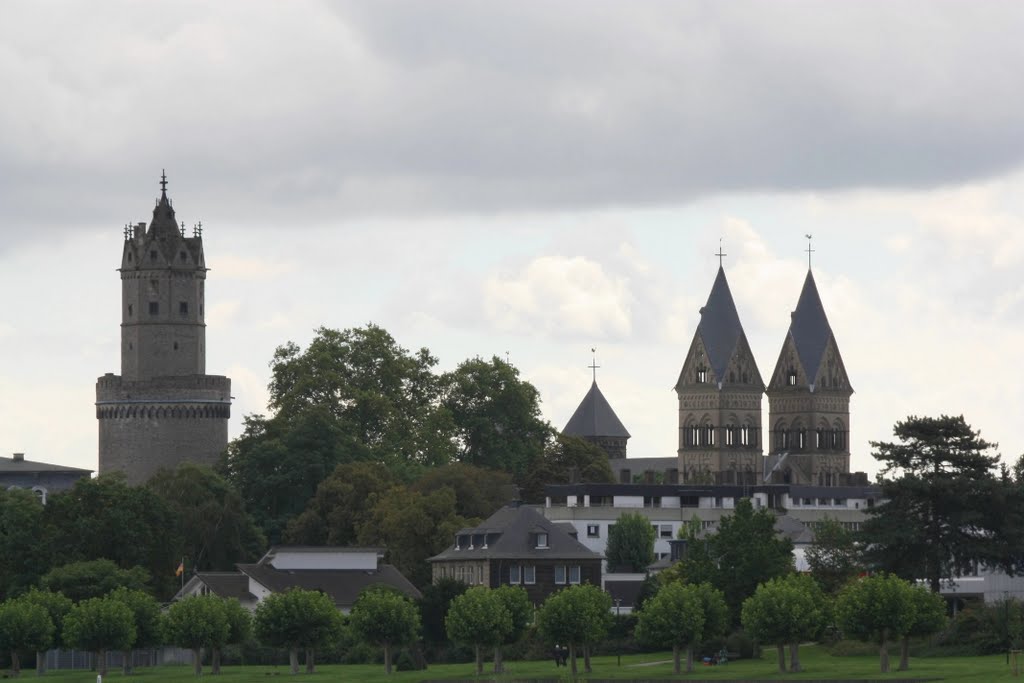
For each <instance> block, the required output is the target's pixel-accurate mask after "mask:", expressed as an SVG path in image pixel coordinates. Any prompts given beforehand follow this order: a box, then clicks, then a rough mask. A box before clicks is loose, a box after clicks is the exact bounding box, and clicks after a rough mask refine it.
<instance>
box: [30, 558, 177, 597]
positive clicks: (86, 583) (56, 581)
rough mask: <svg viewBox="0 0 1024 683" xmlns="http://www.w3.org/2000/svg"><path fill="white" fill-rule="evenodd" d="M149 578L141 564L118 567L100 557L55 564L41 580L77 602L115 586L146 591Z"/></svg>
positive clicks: (98, 594) (49, 588)
mask: <svg viewBox="0 0 1024 683" xmlns="http://www.w3.org/2000/svg"><path fill="white" fill-rule="evenodd" d="M167 572H168V573H170V569H167ZM149 579H150V577H149V573H148V572H147V571H146V570H145V569H143V568H142V567H132V568H131V569H121V568H120V567H118V566H117V565H116V564H114V563H113V562H111V561H110V560H106V559H100V560H90V561H86V562H72V563H70V564H65V565H62V566H60V567H54V568H53V569H51V570H50V571H48V572H47V573H46V574H44V575H43V578H42V579H41V580H40V584H41V585H42V587H43V588H44V589H46V590H49V591H53V592H55V593H62V594H64V595H66V596H67V597H68V598H70V599H71V600H73V601H75V602H80V601H82V600H85V599H87V598H98V597H101V596H104V595H106V594H107V593H109V592H110V591H112V590H114V589H115V588H121V587H124V588H130V589H133V590H141V591H145V590H148V588H149V587H148V583H149Z"/></svg>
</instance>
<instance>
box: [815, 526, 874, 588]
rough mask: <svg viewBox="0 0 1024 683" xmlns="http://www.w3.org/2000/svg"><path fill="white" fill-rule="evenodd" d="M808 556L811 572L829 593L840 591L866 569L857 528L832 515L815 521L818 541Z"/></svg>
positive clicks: (816, 539) (816, 540)
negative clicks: (861, 554) (855, 535)
mask: <svg viewBox="0 0 1024 683" xmlns="http://www.w3.org/2000/svg"><path fill="white" fill-rule="evenodd" d="M806 557H807V564H808V566H809V567H810V571H811V576H813V577H814V580H815V581H817V582H818V585H819V586H821V589H822V590H823V591H825V592H826V593H829V594H834V593H836V592H838V591H839V589H840V588H842V587H843V586H844V585H846V583H848V582H849V581H850V580H851V579H853V578H855V577H856V576H857V575H858V574H860V573H861V571H862V563H861V561H860V550H859V548H858V547H857V543H856V541H855V540H854V534H853V532H852V531H849V530H848V529H847V528H846V527H844V526H843V525H842V524H841V523H840V522H839V521H838V520H835V519H832V518H830V517H826V518H825V519H823V520H822V521H820V522H818V523H817V524H816V525H815V527H814V541H813V542H812V543H811V546H810V547H809V548H808V549H807V554H806Z"/></svg>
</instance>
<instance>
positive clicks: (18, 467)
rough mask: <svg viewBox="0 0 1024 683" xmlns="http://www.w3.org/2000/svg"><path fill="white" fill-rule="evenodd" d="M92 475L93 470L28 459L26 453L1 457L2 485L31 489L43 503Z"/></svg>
mask: <svg viewBox="0 0 1024 683" xmlns="http://www.w3.org/2000/svg"><path fill="white" fill-rule="evenodd" d="M90 476H92V470H85V469H81V468H78V467H67V466H65V465H53V464H51V463H48V462H36V461H34V460H26V459H25V454H24V453H14V454H12V456H11V457H10V458H0V486H2V487H3V488H5V489H12V488H18V489H29V490H31V491H32V492H33V493H35V494H36V495H37V496H39V499H40V500H41V501H42V502H43V505H45V504H46V500H47V498H48V497H49V495H50V494H51V493H55V492H57V491H64V490H67V489H69V488H71V487H72V486H74V485H75V482H76V481H78V480H79V479H88V478H89V477H90Z"/></svg>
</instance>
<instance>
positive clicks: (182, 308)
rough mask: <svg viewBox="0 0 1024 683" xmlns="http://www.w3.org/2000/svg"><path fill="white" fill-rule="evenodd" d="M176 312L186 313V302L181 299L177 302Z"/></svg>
mask: <svg viewBox="0 0 1024 683" xmlns="http://www.w3.org/2000/svg"><path fill="white" fill-rule="evenodd" d="M178 313H180V314H181V315H188V302H187V301H182V302H180V303H179V304H178Z"/></svg>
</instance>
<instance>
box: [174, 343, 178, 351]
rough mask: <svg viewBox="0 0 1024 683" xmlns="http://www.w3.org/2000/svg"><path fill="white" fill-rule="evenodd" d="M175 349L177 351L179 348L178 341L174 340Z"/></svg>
mask: <svg viewBox="0 0 1024 683" xmlns="http://www.w3.org/2000/svg"><path fill="white" fill-rule="evenodd" d="M174 350H175V351H177V350H178V342H174Z"/></svg>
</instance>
